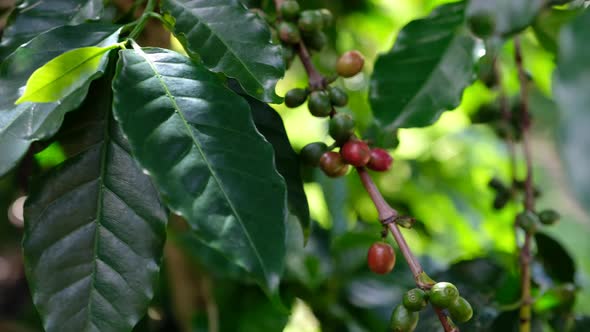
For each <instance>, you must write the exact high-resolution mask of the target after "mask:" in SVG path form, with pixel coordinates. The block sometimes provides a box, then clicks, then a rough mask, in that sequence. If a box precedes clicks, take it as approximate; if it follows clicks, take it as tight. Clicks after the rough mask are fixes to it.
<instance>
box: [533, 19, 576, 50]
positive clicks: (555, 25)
mask: <svg viewBox="0 0 590 332" xmlns="http://www.w3.org/2000/svg"><path fill="white" fill-rule="evenodd" d="M579 14H580V10H578V9H555V8H547V9H546V10H544V11H542V12H541V13H540V14H539V16H537V18H536V19H535V21H534V22H533V25H532V28H533V32H534V33H535V37H536V38H537V40H538V41H539V43H540V44H541V46H543V47H544V48H545V49H546V50H548V51H549V52H552V53H554V54H557V48H558V46H557V38H558V37H559V31H560V30H561V27H562V26H563V25H565V24H566V23H569V22H570V21H571V20H573V19H574V17H576V16H577V15H579Z"/></svg>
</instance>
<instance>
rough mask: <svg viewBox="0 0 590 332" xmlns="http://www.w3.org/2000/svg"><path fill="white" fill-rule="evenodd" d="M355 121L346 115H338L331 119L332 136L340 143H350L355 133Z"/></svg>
mask: <svg viewBox="0 0 590 332" xmlns="http://www.w3.org/2000/svg"><path fill="white" fill-rule="evenodd" d="M354 126H355V123H354V119H353V118H352V116H350V115H348V114H346V113H337V114H336V115H334V117H332V119H330V129H329V133H330V136H331V137H332V138H333V139H334V140H335V141H336V142H338V143H344V142H346V141H348V139H349V138H350V136H352V134H353V133H354Z"/></svg>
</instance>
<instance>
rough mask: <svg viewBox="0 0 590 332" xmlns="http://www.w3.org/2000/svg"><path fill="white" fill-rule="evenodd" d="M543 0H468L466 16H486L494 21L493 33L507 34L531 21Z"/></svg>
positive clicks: (516, 30) (540, 7) (519, 29)
mask: <svg viewBox="0 0 590 332" xmlns="http://www.w3.org/2000/svg"><path fill="white" fill-rule="evenodd" d="M543 6H545V0H526V1H514V0H470V1H469V5H468V7H467V17H470V18H472V17H475V16H487V17H490V18H491V20H492V21H493V22H494V26H495V34H496V35H499V36H509V35H512V34H516V33H518V32H520V31H522V30H524V29H525V28H526V27H527V26H529V25H530V24H531V23H533V21H534V19H535V17H537V15H538V14H539V12H540V11H541V9H543Z"/></svg>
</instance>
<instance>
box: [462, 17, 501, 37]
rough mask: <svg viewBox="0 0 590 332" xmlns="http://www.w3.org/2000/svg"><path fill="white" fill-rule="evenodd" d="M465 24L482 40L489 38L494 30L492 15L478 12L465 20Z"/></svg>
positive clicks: (494, 22) (494, 23)
mask: <svg viewBox="0 0 590 332" xmlns="http://www.w3.org/2000/svg"><path fill="white" fill-rule="evenodd" d="M467 24H468V25H469V29H471V32H473V34H474V35H476V36H477V37H479V38H482V39H486V38H489V37H491V36H492V35H493V34H494V32H495V30H496V21H495V19H494V16H493V13H488V12H479V13H475V14H472V15H471V16H469V17H468V18H467Z"/></svg>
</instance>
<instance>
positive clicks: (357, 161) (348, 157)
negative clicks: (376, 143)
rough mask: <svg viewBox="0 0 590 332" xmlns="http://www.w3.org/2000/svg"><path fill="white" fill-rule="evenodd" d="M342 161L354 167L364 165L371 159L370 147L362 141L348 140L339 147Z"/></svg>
mask: <svg viewBox="0 0 590 332" xmlns="http://www.w3.org/2000/svg"><path fill="white" fill-rule="evenodd" d="M340 154H341V155H342V158H344V161H346V162H347V163H349V164H351V165H352V166H355V167H362V166H365V165H366V164H367V163H368V162H369V160H370V159H371V149H370V148H369V146H368V145H367V143H365V142H363V141H357V140H350V141H348V142H346V143H344V145H343V146H342V148H340Z"/></svg>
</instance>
